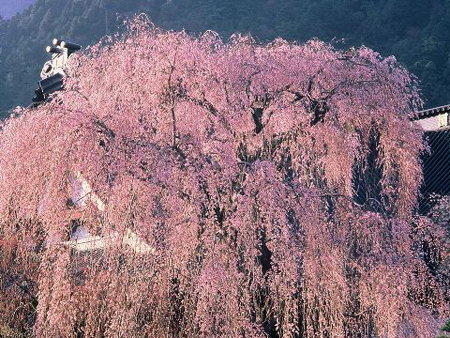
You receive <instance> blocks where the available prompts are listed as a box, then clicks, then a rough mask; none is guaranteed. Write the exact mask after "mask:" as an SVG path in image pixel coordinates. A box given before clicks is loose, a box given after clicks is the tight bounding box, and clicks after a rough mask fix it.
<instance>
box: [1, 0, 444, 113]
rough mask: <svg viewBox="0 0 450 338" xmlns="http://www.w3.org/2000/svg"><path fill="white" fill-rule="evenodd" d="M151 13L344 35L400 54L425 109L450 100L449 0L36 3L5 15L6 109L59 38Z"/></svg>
mask: <svg viewBox="0 0 450 338" xmlns="http://www.w3.org/2000/svg"><path fill="white" fill-rule="evenodd" d="M140 12H146V13H148V14H149V15H150V17H151V18H152V20H153V21H154V22H155V24H156V25H158V26H160V27H162V28H165V29H174V30H179V29H183V28H185V29H186V30H188V31H190V32H193V33H196V32H202V31H205V30H208V29H211V30H215V31H217V32H219V33H220V34H221V35H222V36H223V37H224V38H225V39H226V38H228V37H229V36H230V34H232V33H234V32H236V31H239V32H250V33H252V34H253V35H254V36H255V37H256V38H257V39H259V40H261V41H265V40H269V39H273V38H275V37H278V36H281V37H283V38H285V39H288V40H299V41H305V40H307V39H310V38H313V37H318V38H320V39H322V40H325V41H332V40H336V39H341V38H344V39H345V44H340V45H338V46H340V47H342V48H346V47H347V46H349V45H356V46H359V45H361V44H365V45H367V46H369V47H371V48H373V49H375V50H377V51H379V52H381V53H382V54H383V55H390V54H394V55H395V56H396V57H397V58H398V59H399V60H400V61H401V62H403V63H404V64H405V65H406V66H407V67H408V69H409V70H410V71H412V72H413V73H414V74H416V75H417V76H418V77H419V79H420V80H421V84H422V89H423V96H424V99H425V100H426V106H436V105H441V104H446V103H449V102H450V54H449V53H450V0H426V1H423V0H239V1H238V0H126V1H124V0H37V1H36V4H35V5H34V6H33V7H32V8H30V9H29V10H27V11H25V12H24V13H22V14H20V15H17V16H15V17H13V18H12V19H11V20H8V21H5V20H1V19H0V112H3V113H2V114H3V116H5V113H6V111H7V110H8V109H10V108H12V107H14V106H16V105H26V104H28V103H29V101H30V99H31V97H32V96H33V89H34V88H35V87H36V81H38V80H39V72H40V69H41V66H42V64H43V62H44V61H45V60H46V58H47V57H48V55H46V54H45V52H44V48H45V46H46V44H48V43H49V42H50V40H51V38H53V37H60V38H63V39H68V40H73V41H74V42H78V43H81V44H84V45H87V44H91V43H93V42H95V41H96V40H98V39H99V38H100V37H101V36H103V35H105V34H106V33H113V32H115V31H116V30H117V27H118V26H119V24H120V23H121V22H122V21H123V18H124V16H133V15H134V14H135V13H140Z"/></svg>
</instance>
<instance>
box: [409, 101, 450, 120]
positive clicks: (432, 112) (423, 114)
mask: <svg viewBox="0 0 450 338" xmlns="http://www.w3.org/2000/svg"><path fill="white" fill-rule="evenodd" d="M442 113H450V104H448V105H445V106H440V107H435V108H431V109H425V110H421V111H419V112H417V113H415V114H413V115H412V116H411V120H412V121H414V120H420V119H424V118H427V117H432V116H436V115H439V114H442Z"/></svg>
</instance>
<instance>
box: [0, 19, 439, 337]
mask: <svg viewBox="0 0 450 338" xmlns="http://www.w3.org/2000/svg"><path fill="white" fill-rule="evenodd" d="M65 88H66V89H65V90H64V91H63V92H60V93H58V94H57V95H56V96H55V97H54V99H53V100H52V101H51V102H49V103H47V104H45V105H42V106H39V107H38V108H37V109H35V110H17V111H16V116H15V117H11V118H10V119H9V120H7V121H6V122H4V123H3V125H2V127H1V131H0V145H1V147H0V191H1V194H0V234H1V236H0V240H1V246H0V258H1V261H0V263H1V265H0V272H1V273H0V276H2V279H1V280H0V301H1V304H8V306H5V307H3V306H0V324H3V325H7V326H8V327H11V328H13V329H14V330H18V331H22V332H23V331H27V330H29V331H30V330H32V331H34V333H35V334H36V335H37V336H51V337H60V336H61V337H68V336H72V335H74V334H77V335H79V336H82V337H95V336H105V337H110V336H124V337H169V336H177V337H243V336H245V337H319V336H320V337H344V336H345V337H361V336H364V337H376V336H377V337H381V336H383V337H411V336H414V337H431V336H432V335H433V334H434V333H436V332H437V329H436V328H437V326H436V325H437V323H438V320H439V316H440V315H442V314H443V313H444V312H445V310H446V303H445V299H444V295H443V291H442V288H441V284H440V281H439V279H438V278H437V277H436V276H435V275H433V274H432V273H431V272H430V271H429V267H428V266H427V265H426V264H425V262H424V260H423V258H422V256H421V252H420V250H419V249H418V248H417V245H416V244H417V243H416V240H415V237H414V234H417V233H420V231H422V232H424V231H428V232H429V233H431V234H432V235H433V234H434V233H433V231H435V230H434V228H433V227H432V226H431V223H430V221H427V220H425V219H421V218H418V217H415V216H414V209H415V208H416V205H417V194H418V187H419V184H420V182H421V179H422V174H421V168H420V162H419V155H420V154H421V152H422V151H423V150H424V145H423V143H422V132H421V131H420V130H419V129H418V128H416V127H414V126H413V125H412V124H411V123H410V122H409V119H408V113H409V112H410V111H411V110H416V109H418V107H419V106H420V105H421V101H420V99H419V96H418V93H417V84H416V81H415V80H414V78H412V77H411V76H410V74H409V73H408V72H407V71H406V70H405V69H404V68H403V67H401V66H400V65H399V64H398V63H397V62H396V60H395V59H394V58H393V57H390V58H382V57H380V55H379V54H377V53H376V52H374V51H372V50H370V49H368V48H359V49H350V50H348V51H345V52H343V51H339V50H336V49H334V48H333V47H332V46H331V45H329V44H326V43H323V42H321V41H318V40H311V41H309V42H307V43H306V44H297V43H289V42H287V41H285V40H282V39H277V40H274V41H272V42H270V43H268V44H259V43H256V42H255V41H254V40H253V39H252V38H251V37H250V36H242V35H234V36H232V37H231V39H230V41H229V42H227V43H224V42H223V41H222V40H221V39H220V38H219V37H218V35H217V34H216V33H214V32H211V31H208V32H206V33H204V34H203V35H202V36H200V37H198V38H195V37H192V36H190V35H188V34H187V33H185V32H166V31H163V30H160V29H157V28H154V27H153V26H152V25H151V24H150V23H149V22H148V21H147V20H146V19H144V18H141V19H138V20H136V21H133V22H132V23H131V24H130V28H129V30H128V31H127V32H126V33H124V34H122V35H117V36H115V37H112V38H105V39H104V40H102V42H101V43H99V44H97V45H95V46H93V47H92V48H90V49H88V50H87V51H86V52H85V53H84V54H81V53H80V54H77V55H74V57H73V58H72V59H71V61H70V64H69V77H68V78H67V79H66V84H65ZM374 135H376V137H375V139H376V143H375V146H376V149H377V156H376V158H375V159H372V160H370V161H369V159H368V158H369V157H370V156H371V155H370V154H372V153H373V149H374V148H373V147H374V143H373V140H374ZM369 163H370V165H371V166H376V167H377V168H378V169H379V172H380V175H381V176H380V177H379V181H378V182H377V184H376V185H370V184H369V185H367V188H366V189H371V187H372V186H374V187H375V186H376V187H375V188H376V189H377V191H376V194H377V195H378V199H377V204H376V207H374V204H372V203H368V201H365V203H361V202H359V201H358V200H357V199H356V198H355V193H356V191H355V189H356V188H355V171H359V172H360V175H364V173H366V172H368V171H367V170H365V169H367V167H368V166H369ZM79 173H80V174H82V175H83V177H84V178H85V179H86V180H87V181H88V182H89V184H90V185H91V186H92V188H93V189H94V191H95V194H96V196H99V198H100V199H101V200H102V201H103V202H104V208H103V207H102V208H99V207H96V205H95V204H94V203H92V202H88V203H87V204H86V206H85V207H84V208H77V207H76V206H74V205H73V203H68V202H67V201H68V200H69V199H70V196H71V184H72V182H73V177H74V175H77V174H79ZM375 188H374V189H375ZM74 220H75V221H76V222H77V223H79V224H80V223H81V224H84V225H85V226H86V227H87V229H88V230H89V232H90V233H92V234H96V235H98V236H103V237H104V238H109V237H108V236H109V235H110V234H111V232H114V233H115V234H118V236H125V234H126V233H127V231H128V230H130V229H131V230H132V231H133V232H134V233H136V234H137V235H138V236H139V237H140V238H141V239H142V240H144V241H145V242H146V243H148V245H150V246H151V247H152V248H153V250H152V252H150V253H146V254H143V253H137V252H135V251H133V250H131V249H130V248H129V247H127V246H124V245H121V244H117V242H116V243H110V245H107V246H106V247H105V248H104V249H103V250H101V251H99V252H96V253H95V254H94V253H93V252H92V253H84V254H80V253H77V252H75V251H74V250H72V249H71V248H70V247H68V246H67V245H65V244H64V243H65V241H67V239H68V238H69V237H70V234H71V233H72V232H73V224H74ZM436 231H437V230H436ZM3 276H6V277H3ZM19 304H22V305H21V306H19Z"/></svg>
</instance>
